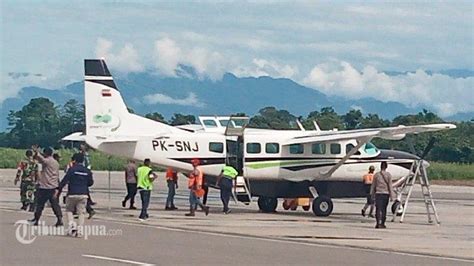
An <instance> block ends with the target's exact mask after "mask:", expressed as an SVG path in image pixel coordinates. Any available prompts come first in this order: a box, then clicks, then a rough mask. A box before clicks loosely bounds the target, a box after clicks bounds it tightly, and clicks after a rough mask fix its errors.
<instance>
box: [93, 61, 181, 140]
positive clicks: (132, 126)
mask: <svg viewBox="0 0 474 266" xmlns="http://www.w3.org/2000/svg"><path fill="white" fill-rule="evenodd" d="M84 68H85V77H84V95H85V97H84V99H85V107H86V135H89V136H110V135H117V136H118V135H120V136H143V135H148V136H150V135H151V136H153V135H157V134H160V133H171V132H177V131H179V132H181V130H179V129H177V128H175V127H172V126H169V125H166V124H163V123H159V122H156V121H153V120H149V119H147V118H144V117H141V116H138V115H135V114H131V113H129V112H128V109H127V106H126V105H125V102H124V101H123V98H122V95H121V93H120V91H119V90H118V88H117V85H116V84H115V82H114V79H113V77H112V75H111V74H110V71H109V69H108V68H107V64H106V63H105V61H104V60H103V59H86V60H85V61H84Z"/></svg>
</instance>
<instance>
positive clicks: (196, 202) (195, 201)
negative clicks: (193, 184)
mask: <svg viewBox="0 0 474 266" xmlns="http://www.w3.org/2000/svg"><path fill="white" fill-rule="evenodd" d="M189 204H190V206H191V209H193V210H196V209H197V206H198V205H199V207H201V209H203V210H204V204H202V202H201V199H200V198H199V197H198V196H196V194H195V193H194V191H192V190H190V192H189Z"/></svg>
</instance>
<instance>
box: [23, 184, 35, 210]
mask: <svg viewBox="0 0 474 266" xmlns="http://www.w3.org/2000/svg"><path fill="white" fill-rule="evenodd" d="M34 194H35V183H33V181H21V184H20V199H21V203H22V204H23V206H25V205H28V204H33V203H34Z"/></svg>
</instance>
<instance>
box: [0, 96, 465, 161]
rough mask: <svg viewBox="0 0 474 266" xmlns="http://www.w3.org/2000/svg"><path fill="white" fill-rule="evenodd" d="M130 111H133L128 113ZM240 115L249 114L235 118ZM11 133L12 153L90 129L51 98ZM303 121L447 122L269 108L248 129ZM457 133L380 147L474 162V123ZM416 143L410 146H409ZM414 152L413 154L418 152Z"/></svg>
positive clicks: (80, 108) (81, 115)
mask: <svg viewBox="0 0 474 266" xmlns="http://www.w3.org/2000/svg"><path fill="white" fill-rule="evenodd" d="M129 111H130V112H133V110H131V109H129ZM236 115H239V116H243V115H245V114H244V113H239V114H236ZM145 117H147V118H149V119H152V120H155V121H159V122H162V123H166V124H169V125H173V126H176V125H183V124H194V123H196V117H195V116H194V115H191V114H180V113H175V114H174V115H173V116H172V117H171V118H170V119H169V120H166V119H165V118H164V116H163V115H162V114H160V113H158V112H153V113H148V114H146V115H145ZM7 119H8V129H7V131H6V132H3V133H0V146H2V147H10V148H28V147H31V145H32V144H40V145H41V146H43V147H45V146H52V147H60V146H61V145H62V144H61V143H60V142H59V140H60V139H61V138H62V137H64V136H66V135H68V134H70V133H73V132H77V131H82V130H84V127H85V112H84V105H83V104H80V103H78V102H77V100H75V99H72V100H69V101H68V102H66V103H65V104H64V105H62V106H57V105H55V104H54V103H53V102H51V101H50V100H49V99H47V98H34V99H31V101H30V102H29V103H28V104H26V105H25V106H23V107H22V108H21V110H18V111H13V110H11V111H10V112H9V113H8V117H7ZM296 120H299V121H300V122H301V123H302V125H303V126H304V128H305V129H306V130H312V129H314V123H313V121H316V122H317V123H318V125H319V127H320V128H321V129H322V130H331V129H337V130H345V129H348V130H350V129H363V128H373V127H388V126H398V125H406V126H408V125H415V124H431V123H442V122H444V121H443V120H442V119H441V118H440V117H438V116H437V115H436V114H434V113H432V112H430V111H428V110H423V111H422V112H419V113H418V114H409V115H400V116H397V117H395V118H394V119H392V120H388V119H383V118H380V117H379V116H378V115H377V114H367V115H363V114H362V112H361V111H360V110H350V111H349V112H347V113H346V114H343V115H339V114H338V113H336V112H335V110H334V109H333V108H332V107H324V108H321V109H320V110H319V111H313V112H310V113H309V114H308V115H307V116H306V117H303V116H295V115H293V114H291V113H290V112H288V111H287V110H278V109H277V108H275V107H265V108H262V109H260V110H259V112H258V113H257V114H256V115H255V116H253V117H251V118H250V122H249V126H250V127H254V128H265V129H281V130H291V129H297V128H298V125H297V123H296ZM455 124H456V126H457V129H455V130H448V131H442V132H436V133H427V134H420V135H415V136H410V137H407V139H405V140H402V141H389V140H381V139H374V140H373V142H374V144H375V145H377V147H379V148H383V149H397V150H404V151H408V152H413V150H414V151H415V152H416V153H421V152H422V150H423V149H424V147H425V146H426V145H427V143H428V142H429V140H430V138H431V137H435V138H436V139H437V142H436V145H435V147H434V148H433V150H432V151H431V153H430V154H429V156H428V158H427V159H429V160H434V161H444V162H460V163H473V162H474V152H473V147H474V121H473V120H471V121H465V122H459V123H455ZM410 143H411V144H410ZM412 147H413V148H414V149H413V148H412Z"/></svg>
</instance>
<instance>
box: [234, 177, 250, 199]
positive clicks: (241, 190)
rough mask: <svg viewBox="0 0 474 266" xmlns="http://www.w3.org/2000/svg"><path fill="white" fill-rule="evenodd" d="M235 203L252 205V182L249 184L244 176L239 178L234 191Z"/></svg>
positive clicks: (236, 180)
mask: <svg viewBox="0 0 474 266" xmlns="http://www.w3.org/2000/svg"><path fill="white" fill-rule="evenodd" d="M232 196H233V198H234V201H235V202H236V203H237V201H240V202H243V203H244V204H245V205H249V204H250V203H252V193H251V192H250V182H248V183H247V181H246V180H245V178H244V177H243V176H240V175H239V176H237V177H236V179H235V183H234V189H233V190H232Z"/></svg>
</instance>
